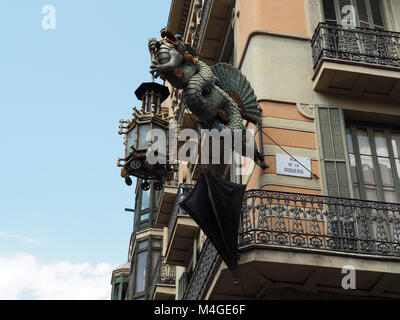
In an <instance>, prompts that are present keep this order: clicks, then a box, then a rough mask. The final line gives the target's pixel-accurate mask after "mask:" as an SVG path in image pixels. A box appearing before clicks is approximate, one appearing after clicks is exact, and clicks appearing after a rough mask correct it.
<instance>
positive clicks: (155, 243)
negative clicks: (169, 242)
mask: <svg viewBox="0 0 400 320" xmlns="http://www.w3.org/2000/svg"><path fill="white" fill-rule="evenodd" d="M152 242H153V244H152V246H153V247H155V248H159V247H161V240H160V239H153V241H152Z"/></svg>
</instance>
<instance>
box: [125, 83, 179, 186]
mask: <svg viewBox="0 0 400 320" xmlns="http://www.w3.org/2000/svg"><path fill="white" fill-rule="evenodd" d="M135 95H136V97H137V98H138V99H139V100H141V101H142V108H141V110H140V111H138V110H137V109H136V108H134V112H133V114H132V116H133V117H132V120H120V126H119V128H120V130H119V134H124V135H125V141H124V144H125V157H124V158H123V159H118V166H119V167H122V169H121V176H122V177H123V178H125V182H126V184H127V185H131V184H132V180H131V178H130V176H135V177H137V178H141V179H143V180H144V182H143V183H142V189H144V190H148V189H149V188H150V184H149V183H148V182H147V180H156V181H155V183H154V188H155V189H156V190H160V189H161V188H162V186H163V182H164V181H169V180H171V178H172V173H173V172H174V171H176V170H177V167H176V165H170V164H169V163H168V150H167V147H168V146H167V143H166V141H165V155H163V156H164V157H165V162H163V163H156V164H153V165H151V164H150V163H149V162H148V161H147V160H146V156H147V152H148V150H149V148H150V147H151V145H152V143H153V142H154V137H155V133H154V130H155V129H158V130H161V131H162V132H164V136H165V137H167V136H168V113H163V112H162V110H161V103H162V102H163V101H164V100H165V99H167V98H168V96H169V90H168V88H167V87H166V86H163V85H161V84H158V83H156V82H145V83H142V84H141V85H140V86H139V88H137V90H136V91H135Z"/></svg>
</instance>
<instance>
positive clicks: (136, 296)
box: [131, 234, 162, 300]
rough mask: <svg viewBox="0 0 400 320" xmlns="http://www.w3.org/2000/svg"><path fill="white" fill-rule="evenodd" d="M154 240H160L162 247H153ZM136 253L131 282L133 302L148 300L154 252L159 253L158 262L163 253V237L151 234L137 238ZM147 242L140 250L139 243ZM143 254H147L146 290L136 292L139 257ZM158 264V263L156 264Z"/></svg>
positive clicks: (133, 260) (133, 259)
mask: <svg viewBox="0 0 400 320" xmlns="http://www.w3.org/2000/svg"><path fill="white" fill-rule="evenodd" d="M153 240H159V241H160V243H161V246H160V247H155V246H153ZM135 242H136V243H135V249H134V250H135V252H134V254H133V258H132V274H131V280H132V282H133V283H132V293H133V297H132V298H133V300H142V299H143V300H146V299H147V296H148V290H149V286H150V282H151V279H152V277H153V274H154V273H152V270H151V269H152V265H153V261H152V260H153V252H157V253H158V255H157V257H156V258H155V259H156V261H157V260H158V256H160V255H161V251H162V236H158V235H153V234H150V235H148V236H145V237H140V238H136V239H135ZM144 242H146V244H147V245H146V246H145V247H143V248H140V249H139V243H144ZM142 252H146V275H145V278H144V290H143V291H139V292H136V285H137V282H136V281H137V272H138V267H139V263H138V262H139V261H138V257H139V254H140V253H142ZM156 263H157V262H156Z"/></svg>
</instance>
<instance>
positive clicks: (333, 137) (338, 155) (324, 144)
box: [316, 105, 353, 198]
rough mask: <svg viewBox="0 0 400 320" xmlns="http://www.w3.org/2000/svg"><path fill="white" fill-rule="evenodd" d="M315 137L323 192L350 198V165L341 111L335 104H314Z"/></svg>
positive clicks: (351, 194) (351, 193)
mask: <svg viewBox="0 0 400 320" xmlns="http://www.w3.org/2000/svg"><path fill="white" fill-rule="evenodd" d="M316 111H317V112H316V115H317V117H316V121H317V126H318V130H317V137H318V147H319V154H320V160H321V169H322V174H323V179H324V189H325V193H326V194H327V195H329V196H333V197H343V198H350V197H352V196H353V192H352V188H351V180H350V179H351V178H350V167H349V161H348V154H347V144H346V137H345V124H344V118H343V112H342V109H341V108H340V107H336V106H321V105H319V106H316Z"/></svg>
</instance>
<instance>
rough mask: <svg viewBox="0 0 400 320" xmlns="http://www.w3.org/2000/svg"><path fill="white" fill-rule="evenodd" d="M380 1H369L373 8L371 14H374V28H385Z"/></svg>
mask: <svg viewBox="0 0 400 320" xmlns="http://www.w3.org/2000/svg"><path fill="white" fill-rule="evenodd" d="M379 1H380V0H369V4H370V6H371V13H372V20H373V22H374V27H375V28H376V27H381V28H383V27H384V22H383V15H382V12H381V8H380V4H379Z"/></svg>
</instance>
